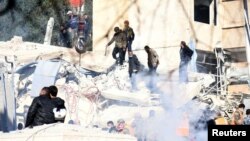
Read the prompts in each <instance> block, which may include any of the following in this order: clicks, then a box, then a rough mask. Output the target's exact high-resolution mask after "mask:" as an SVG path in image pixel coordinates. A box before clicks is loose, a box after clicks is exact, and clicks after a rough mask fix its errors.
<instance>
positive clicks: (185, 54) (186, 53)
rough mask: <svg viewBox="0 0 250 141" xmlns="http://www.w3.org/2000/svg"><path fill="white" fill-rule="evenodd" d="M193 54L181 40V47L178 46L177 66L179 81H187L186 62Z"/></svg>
mask: <svg viewBox="0 0 250 141" xmlns="http://www.w3.org/2000/svg"><path fill="white" fill-rule="evenodd" d="M192 55H193V51H192V50H191V49H190V48H189V47H188V46H187V45H186V43H185V42H184V41H181V48H180V58H181V61H180V66H179V81H180V82H185V83H187V82H188V74H187V67H188V63H189V61H190V60H191V57H192Z"/></svg>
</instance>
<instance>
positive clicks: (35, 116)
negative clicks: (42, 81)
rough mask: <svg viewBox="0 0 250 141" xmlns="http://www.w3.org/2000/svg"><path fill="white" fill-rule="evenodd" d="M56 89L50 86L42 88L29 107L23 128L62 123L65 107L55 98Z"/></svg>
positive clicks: (59, 99)
mask: <svg viewBox="0 0 250 141" xmlns="http://www.w3.org/2000/svg"><path fill="white" fill-rule="evenodd" d="M57 93H58V89H57V87H56V86H54V85H52V86H49V87H44V88H42V89H41V92H40V94H39V96H38V97H35V98H34V99H33V101H32V103H31V105H30V107H29V110H28V113H27V117H26V122H25V127H34V126H39V125H43V124H51V123H57V122H64V119H65V116H66V107H65V105H64V100H63V99H61V98H60V97H57Z"/></svg>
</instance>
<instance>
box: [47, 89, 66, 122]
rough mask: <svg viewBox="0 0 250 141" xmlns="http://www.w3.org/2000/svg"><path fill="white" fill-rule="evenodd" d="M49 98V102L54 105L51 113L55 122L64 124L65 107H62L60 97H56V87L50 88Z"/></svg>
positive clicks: (62, 101) (62, 103) (62, 102)
mask: <svg viewBox="0 0 250 141" xmlns="http://www.w3.org/2000/svg"><path fill="white" fill-rule="evenodd" d="M49 89H50V97H51V101H52V103H53V104H54V108H53V113H54V118H55V121H56V122H62V123H64V120H65V117H66V113H67V112H66V107H65V105H64V100H63V99H61V98H60V97H57V93H58V89H57V87H56V86H50V87H49Z"/></svg>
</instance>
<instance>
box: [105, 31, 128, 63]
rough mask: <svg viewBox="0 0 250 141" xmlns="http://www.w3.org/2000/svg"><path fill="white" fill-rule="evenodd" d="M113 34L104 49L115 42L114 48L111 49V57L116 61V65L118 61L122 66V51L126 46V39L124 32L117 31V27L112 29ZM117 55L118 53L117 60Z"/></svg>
mask: <svg viewBox="0 0 250 141" xmlns="http://www.w3.org/2000/svg"><path fill="white" fill-rule="evenodd" d="M114 31H115V34H114V36H113V38H112V39H111V41H110V42H109V43H108V44H107V45H106V48H107V47H108V46H109V45H111V44H112V43H113V42H115V48H114V49H113V52H112V56H113V58H114V59H115V60H116V63H117V62H118V61H119V63H120V65H123V61H124V51H125V49H126V45H127V39H126V35H125V34H124V32H123V31H122V30H121V29H119V27H115V28H114ZM117 53H119V60H117V57H116V55H117Z"/></svg>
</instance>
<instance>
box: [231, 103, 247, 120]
mask: <svg viewBox="0 0 250 141" xmlns="http://www.w3.org/2000/svg"><path fill="white" fill-rule="evenodd" d="M244 109H245V104H243V103H241V104H239V106H238V108H237V109H236V110H235V111H234V112H233V115H232V119H231V125H243V122H244V117H243V114H244Z"/></svg>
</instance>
